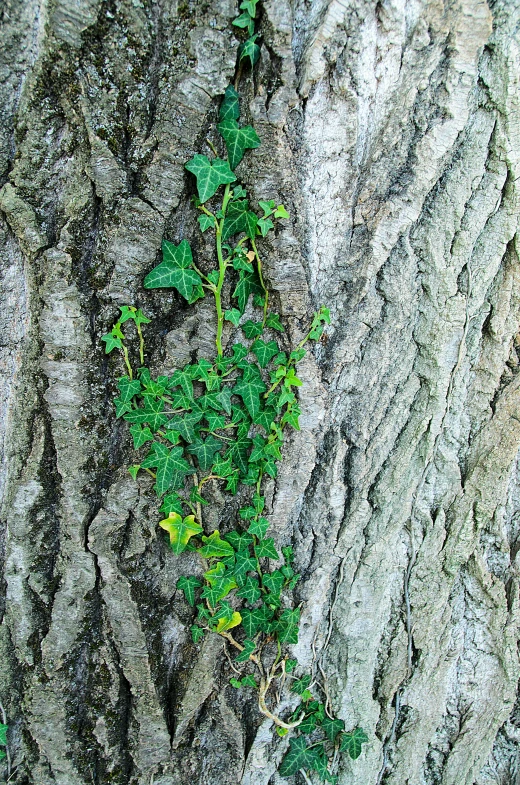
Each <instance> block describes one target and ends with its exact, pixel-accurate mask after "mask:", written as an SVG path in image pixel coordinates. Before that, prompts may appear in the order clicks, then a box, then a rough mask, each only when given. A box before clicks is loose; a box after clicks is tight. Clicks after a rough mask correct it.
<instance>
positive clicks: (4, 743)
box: [0, 722, 9, 747]
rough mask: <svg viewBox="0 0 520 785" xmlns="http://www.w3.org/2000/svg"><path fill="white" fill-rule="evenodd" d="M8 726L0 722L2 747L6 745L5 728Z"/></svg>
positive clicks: (0, 742)
mask: <svg viewBox="0 0 520 785" xmlns="http://www.w3.org/2000/svg"><path fill="white" fill-rule="evenodd" d="M8 727H9V726H8V725H3V724H2V723H1V722H0V744H2V745H3V746H4V747H5V746H6V745H7V729H8Z"/></svg>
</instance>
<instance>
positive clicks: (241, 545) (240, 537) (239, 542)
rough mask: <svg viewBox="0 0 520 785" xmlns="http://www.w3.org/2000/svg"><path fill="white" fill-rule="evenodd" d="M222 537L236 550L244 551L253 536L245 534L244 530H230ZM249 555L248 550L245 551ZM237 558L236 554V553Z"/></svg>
mask: <svg viewBox="0 0 520 785" xmlns="http://www.w3.org/2000/svg"><path fill="white" fill-rule="evenodd" d="M224 539H225V540H227V541H228V542H229V543H231V545H232V546H233V548H234V549H235V550H236V551H245V550H246V549H247V548H248V547H249V546H250V545H251V543H252V542H253V538H252V537H251V535H250V534H245V533H244V532H242V533H240V532H236V531H232V532H229V534H225V535H224ZM247 554H248V555H249V552H247ZM237 559H238V555H237Z"/></svg>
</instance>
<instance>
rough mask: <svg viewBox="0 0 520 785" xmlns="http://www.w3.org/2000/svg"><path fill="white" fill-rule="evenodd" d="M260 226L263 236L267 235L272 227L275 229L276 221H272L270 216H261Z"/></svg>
mask: <svg viewBox="0 0 520 785" xmlns="http://www.w3.org/2000/svg"><path fill="white" fill-rule="evenodd" d="M258 228H259V229H260V232H261V234H262V237H265V236H266V234H267V232H268V231H269V230H270V229H274V223H273V222H272V221H271V219H270V218H259V219H258Z"/></svg>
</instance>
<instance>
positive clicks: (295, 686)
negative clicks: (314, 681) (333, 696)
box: [291, 673, 311, 695]
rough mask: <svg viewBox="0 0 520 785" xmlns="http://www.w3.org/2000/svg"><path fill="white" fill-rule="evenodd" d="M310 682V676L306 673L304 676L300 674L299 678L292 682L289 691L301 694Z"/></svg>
mask: <svg viewBox="0 0 520 785" xmlns="http://www.w3.org/2000/svg"><path fill="white" fill-rule="evenodd" d="M310 683H311V676H310V675H309V674H308V673H306V674H305V676H302V678H301V679H298V680H297V681H294V682H293V683H292V685H291V692H295V693H296V694H297V695H303V693H304V692H305V690H306V689H307V687H308V686H309V684H310Z"/></svg>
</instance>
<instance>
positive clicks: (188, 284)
mask: <svg viewBox="0 0 520 785" xmlns="http://www.w3.org/2000/svg"><path fill="white" fill-rule="evenodd" d="M162 249H163V261H162V262H161V263H160V264H159V265H157V267H154V269H153V270H152V271H151V272H149V273H148V275H147V276H146V278H145V279H144V288H145V289H167V288H171V287H174V288H175V289H177V291H178V292H180V294H181V295H182V296H183V297H184V298H185V299H186V300H189V299H190V298H191V296H192V294H193V287H194V286H195V287H196V286H201V285H202V280H201V278H200V276H199V274H198V273H196V272H195V270H193V269H191V264H192V263H193V257H192V254H191V248H190V244H189V243H188V241H187V240H182V241H181V242H180V243H179V245H178V246H175V245H174V244H173V243H170V242H168V241H167V240H163V244H162Z"/></svg>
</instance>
